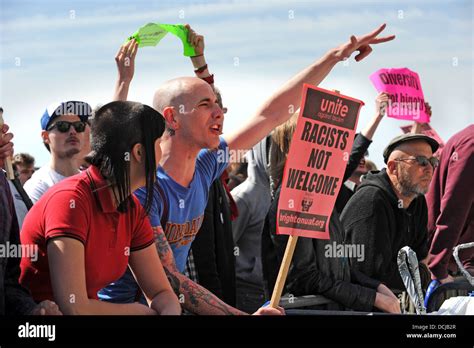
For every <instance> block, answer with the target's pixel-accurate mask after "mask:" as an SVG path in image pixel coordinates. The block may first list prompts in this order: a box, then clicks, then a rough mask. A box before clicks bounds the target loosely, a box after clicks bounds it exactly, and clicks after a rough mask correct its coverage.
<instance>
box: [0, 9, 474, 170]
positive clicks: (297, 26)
mask: <svg viewBox="0 0 474 348" xmlns="http://www.w3.org/2000/svg"><path fill="white" fill-rule="evenodd" d="M0 4H1V5H0V10H1V11H0V56H1V58H0V60H1V69H0V105H1V106H2V107H3V108H4V109H5V113H4V117H5V119H6V121H7V122H8V123H9V124H10V126H11V128H12V130H13V132H14V133H15V139H14V142H15V150H16V152H29V153H31V154H32V155H34V156H35V157H36V158H37V164H38V165H42V164H44V163H45V162H46V161H47V160H48V153H47V151H46V149H44V147H43V146H42V144H41V138H40V122H39V120H40V117H41V115H42V113H43V112H44V109H45V108H46V106H47V105H48V104H49V103H51V102H52V101H56V100H63V99H76V100H78V99H79V100H84V101H87V102H89V103H90V104H91V105H92V106H95V105H98V104H104V103H107V102H108V101H110V99H111V97H112V93H113V87H114V82H115V77H116V71H115V62H114V56H115V53H116V52H117V50H118V48H119V46H120V44H121V43H122V42H123V40H124V39H125V38H126V37H127V36H128V35H130V34H131V33H133V32H134V31H135V30H136V29H138V28H139V27H140V26H142V25H144V24H146V23H148V22H162V23H190V24H191V26H192V27H193V28H194V29H196V31H198V32H199V33H201V34H203V35H204V36H205V41H206V56H207V61H208V64H209V67H210V69H211V70H212V71H213V72H214V73H215V80H216V85H217V86H218V87H219V88H220V89H221V91H222V94H223V98H224V103H225V104H226V106H227V107H228V108H229V112H228V114H227V115H226V121H225V127H224V132H226V131H228V130H232V129H235V128H236V127H238V125H239V124H241V123H242V121H243V120H244V119H246V118H248V117H250V116H251V115H252V114H253V112H254V111H255V110H256V108H257V107H258V106H259V105H260V104H261V103H263V102H264V101H265V99H266V98H267V97H268V96H270V95H271V94H272V93H273V92H274V91H275V90H276V89H277V88H278V86H279V85H281V84H282V83H284V82H285V81H286V80H287V79H289V78H290V77H291V76H293V75H294V74H295V73H297V72H298V71H299V70H301V69H303V68H304V67H306V66H307V65H309V64H311V63H312V62H313V61H315V60H316V59H318V58H319V57H320V56H321V55H322V54H323V53H324V52H325V51H326V50H328V49H329V48H331V47H334V46H336V45H338V44H340V43H342V42H344V41H346V40H347V39H348V38H349V36H350V35H351V34H356V35H359V34H364V33H366V32H368V31H370V30H372V29H373V28H375V27H376V26H377V25H379V24H381V23H384V22H385V23H387V29H386V33H387V34H396V35H397V39H396V40H395V41H393V42H391V43H388V44H384V45H379V46H377V47H375V49H374V52H373V53H372V55H371V56H369V57H368V58H366V59H365V60H364V61H362V62H360V63H356V62H355V61H354V60H350V61H349V64H348V65H344V64H339V65H338V66H337V67H336V68H335V69H334V70H333V71H332V72H331V74H330V76H328V77H327V78H326V80H324V81H323V83H322V84H321V86H322V87H324V88H328V89H338V90H340V91H341V93H343V94H347V95H350V96H352V97H355V98H358V99H362V100H363V101H364V102H365V104H366V106H365V107H364V108H363V109H362V111H361V116H360V119H359V126H358V128H359V129H360V128H362V127H363V126H364V125H365V124H366V123H367V122H368V120H369V119H370V118H371V117H372V114H373V113H374V98H375V97H376V91H375V89H374V88H373V86H372V85H371V83H370V81H369V79H368V76H369V75H370V74H371V73H372V72H374V71H376V70H378V69H379V68H384V67H385V68H389V67H408V68H410V69H411V70H414V71H416V72H418V74H419V75H420V78H421V82H422V86H423V90H424V94H425V98H426V100H427V101H429V102H430V104H431V105H432V108H433V117H432V121H431V125H432V126H433V127H434V128H435V129H436V130H437V131H438V133H439V134H440V136H441V138H443V139H444V140H445V141H446V140H447V139H448V138H449V137H450V136H451V135H453V134H454V133H456V132H457V131H459V130H460V129H462V128H464V127H465V126H466V125H468V124H469V123H473V119H474V115H473V70H474V69H473V40H474V38H473V11H474V10H473V2H472V1H470V0H469V1H468V0H466V1H462V0H461V1H449V0H447V1H441V0H434V1H428V0H426V1H416V0H411V1H408V0H406V1H404V0H401V1H400V0H399V1H337V2H336V1H334V2H333V1H133V2H132V1H119V0H115V1H108V0H106V1H100V2H98V1H67V0H66V1H65V0H61V1H22V0H15V1H6V0H0ZM181 52H182V47H181V43H180V42H179V41H178V40H177V39H176V38H174V37H172V36H167V37H166V38H165V39H163V41H162V42H161V43H160V44H159V45H158V46H157V47H154V48H148V47H147V48H144V49H142V50H140V52H139V53H138V56H137V67H136V73H135V79H134V81H133V83H132V87H131V91H130V95H129V99H130V100H136V101H140V102H143V103H146V104H151V101H152V96H153V93H154V90H155V89H156V87H157V86H159V85H160V84H161V83H162V82H164V81H166V80H168V79H171V78H173V77H177V76H184V75H191V74H192V66H191V63H190V61H189V59H188V58H186V57H184V56H183V55H182V53H181ZM404 124H406V122H403V121H397V120H393V119H388V118H386V119H384V120H383V121H382V123H381V125H380V126H379V129H378V131H377V133H376V135H375V138H374V142H373V144H372V146H371V150H370V158H371V159H372V160H374V161H375V162H376V163H377V164H378V165H379V166H381V165H382V164H383V161H382V155H381V154H382V150H383V148H384V147H385V145H386V143H387V142H388V140H389V139H390V138H392V137H394V136H396V135H397V134H398V133H399V132H400V130H399V126H400V125H404Z"/></svg>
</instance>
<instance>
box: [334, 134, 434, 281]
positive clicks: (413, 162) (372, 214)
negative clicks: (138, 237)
mask: <svg viewBox="0 0 474 348" xmlns="http://www.w3.org/2000/svg"><path fill="white" fill-rule="evenodd" d="M438 146H439V144H438V143H437V142H436V140H434V139H432V138H430V137H428V136H425V135H422V134H403V135H401V136H398V137H396V138H394V139H393V140H392V141H391V142H390V143H389V144H388V146H387V147H386V148H385V150H384V153H383V155H384V162H385V163H386V164H387V168H386V169H383V170H382V171H379V172H372V173H369V174H368V175H367V176H366V177H365V178H364V179H363V181H362V184H361V185H360V186H359V187H358V189H357V191H356V193H355V194H354V196H352V198H351V199H350V200H349V202H348V203H347V205H346V207H345V208H344V211H343V212H342V216H341V220H342V223H343V225H344V229H345V231H346V241H347V243H352V244H360V245H363V247H364V249H365V259H364V260H361V261H357V260H351V261H352V262H351V267H352V268H354V269H356V270H359V271H361V272H362V273H364V274H366V275H367V276H369V277H371V278H375V279H378V280H380V281H381V282H383V283H385V284H386V285H387V286H388V287H389V288H391V289H392V290H394V289H397V290H403V289H404V285H403V282H402V279H401V277H400V274H399V272H398V267H397V254H398V251H399V250H400V249H401V248H402V247H404V246H409V247H410V248H412V249H413V250H414V251H415V252H416V254H417V256H418V260H423V259H425V258H426V256H427V254H428V243H427V221H428V212H427V206H426V200H425V197H424V194H425V193H426V192H427V191H428V188H429V185H430V182H431V177H432V175H433V171H434V168H436V166H437V164H438V161H437V159H436V158H434V157H433V153H434V152H436V150H437V149H438ZM420 275H421V277H422V284H423V286H424V287H426V286H427V284H428V283H429V280H430V274H429V271H428V269H427V267H426V265H424V264H423V263H421V262H420Z"/></svg>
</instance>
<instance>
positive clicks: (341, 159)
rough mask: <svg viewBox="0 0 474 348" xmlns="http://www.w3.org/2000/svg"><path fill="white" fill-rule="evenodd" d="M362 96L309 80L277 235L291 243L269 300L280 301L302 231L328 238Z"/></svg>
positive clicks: (287, 167)
mask: <svg viewBox="0 0 474 348" xmlns="http://www.w3.org/2000/svg"><path fill="white" fill-rule="evenodd" d="M362 105H364V103H363V102H362V101H360V100H357V99H354V98H351V97H348V96H344V95H342V94H339V93H335V92H331V91H328V90H325V89H322V88H318V87H314V86H311V85H308V84H304V85H303V101H302V106H301V108H300V114H299V116H298V121H297V125H296V130H295V133H294V135H293V139H292V141H291V146H290V151H289V153H288V156H287V161H286V165H285V170H284V173H283V181H282V188H281V193H280V200H279V203H278V214H277V234H288V235H290V238H289V239H288V244H287V248H286V251H285V255H284V257H283V261H282V265H281V267H280V272H279V274H278V278H277V282H276V284H275V288H274V291H273V295H272V299H271V301H270V303H271V306H272V307H276V306H277V305H278V303H279V300H280V296H281V291H282V289H283V285H284V284H285V280H286V275H287V272H288V268H289V265H290V263H291V258H292V256H293V251H294V248H295V246H296V241H297V237H298V236H302V237H309V238H319V239H329V219H330V216H331V214H332V211H333V209H334V204H335V202H336V198H337V195H338V193H339V190H340V188H341V185H343V182H342V180H343V177H344V172H345V170H346V166H347V161H348V159H349V155H350V153H351V149H352V143H353V142H354V133H355V129H356V126H357V120H358V117H359V111H360V108H361V106H362Z"/></svg>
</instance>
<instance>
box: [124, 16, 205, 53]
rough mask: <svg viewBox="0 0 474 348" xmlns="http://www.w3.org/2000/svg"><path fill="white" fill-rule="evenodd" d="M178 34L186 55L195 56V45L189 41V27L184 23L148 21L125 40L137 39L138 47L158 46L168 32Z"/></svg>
mask: <svg viewBox="0 0 474 348" xmlns="http://www.w3.org/2000/svg"><path fill="white" fill-rule="evenodd" d="M168 33H171V34H173V35H175V36H177V37H178V38H179V39H180V40H181V42H182V43H183V49H184V52H183V54H184V55H185V56H186V57H191V56H195V55H196V52H195V51H194V47H193V46H192V45H191V44H190V43H189V42H188V40H187V38H188V29H186V27H185V26H184V25H182V24H160V23H148V24H145V25H144V26H143V27H141V28H140V29H138V30H137V31H136V32H134V33H133V34H132V35H131V36H130V37H129V38H128V39H127V40H126V41H125V42H128V41H130V40H131V39H135V40H137V42H138V47H145V46H156V45H158V43H159V42H160V41H161V39H163V38H164V37H165V36H166V34H168Z"/></svg>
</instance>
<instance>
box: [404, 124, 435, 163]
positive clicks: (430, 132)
mask: <svg viewBox="0 0 474 348" xmlns="http://www.w3.org/2000/svg"><path fill="white" fill-rule="evenodd" d="M412 127H413V125H412V124H407V125H406V126H401V127H400V128H401V129H402V131H403V133H405V134H406V133H410V132H411V129H412ZM421 133H422V134H424V135H427V136H429V137H432V138H433V139H434V140H436V141H437V142H438V143H439V148H438V150H437V151H436V152H435V153H434V154H433V156H439V154H440V153H441V150H442V149H443V147H444V142H443V140H442V139H441V137H440V136H439V135H438V133H437V132H436V131H435V130H434V129H433V127H431V126H430V125H429V124H428V123H423V124H422V125H421Z"/></svg>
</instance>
